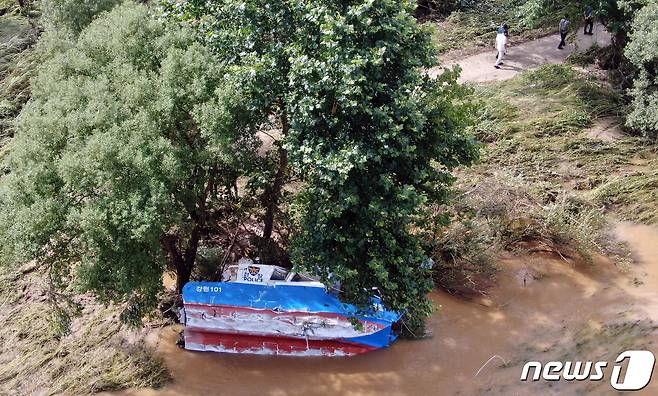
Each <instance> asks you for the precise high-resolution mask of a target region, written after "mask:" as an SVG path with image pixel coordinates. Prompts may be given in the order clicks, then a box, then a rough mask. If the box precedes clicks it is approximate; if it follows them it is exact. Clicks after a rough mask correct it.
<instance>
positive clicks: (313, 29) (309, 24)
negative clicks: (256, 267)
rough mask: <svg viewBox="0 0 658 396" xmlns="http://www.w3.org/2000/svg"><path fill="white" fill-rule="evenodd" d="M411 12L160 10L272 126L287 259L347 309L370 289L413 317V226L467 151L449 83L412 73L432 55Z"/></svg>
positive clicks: (417, 271)
mask: <svg viewBox="0 0 658 396" xmlns="http://www.w3.org/2000/svg"><path fill="white" fill-rule="evenodd" d="M414 10H415V3H413V2H411V1H403V2H399V1H392V0H367V1H364V0H357V1H322V2H320V1H308V2H300V1H292V0H278V1H271V2H268V3H267V5H266V6H263V4H262V3H261V2H258V1H241V2H236V1H234V0H224V1H217V2H205V1H199V0H190V1H166V2H164V13H165V15H167V16H168V17H174V18H175V19H177V20H180V21H183V22H185V23H189V24H190V25H193V26H195V27H196V29H197V31H198V32H199V33H200V37H201V38H202V40H204V41H205V42H207V43H208V44H209V45H211V46H212V48H213V49H214V50H215V53H216V54H218V55H219V56H220V58H222V59H227V60H229V61H228V62H229V64H231V67H232V68H233V69H232V70H239V71H240V73H241V74H242V75H243V76H244V79H243V84H242V85H241V86H242V87H243V88H244V92H245V97H247V98H249V103H250V104H251V106H253V107H254V109H260V110H261V112H262V113H264V114H273V115H276V118H279V119H280V120H281V122H280V123H279V128H280V129H281V131H282V133H281V134H280V135H281V139H280V145H279V149H282V150H284V152H285V153H286V161H289V162H290V164H291V168H292V169H293V170H294V171H295V172H297V173H299V174H300V176H301V178H302V180H303V182H304V187H303V189H302V192H301V193H300V194H299V195H298V197H297V198H298V205H297V207H298V208H299V211H300V213H301V215H300V216H301V217H300V218H299V225H298V230H297V232H296V234H295V238H294V239H295V242H294V246H293V249H292V253H293V254H294V259H295V260H294V263H295V264H296V265H297V266H299V267H302V268H305V269H307V270H310V271H311V272H313V273H315V274H317V275H320V276H322V277H323V278H324V280H325V281H327V282H333V281H336V280H338V281H340V282H341V283H342V291H343V297H344V299H345V300H346V301H349V302H353V303H357V304H359V305H361V306H363V307H366V306H368V305H369V304H370V300H369V299H370V296H372V295H373V293H374V292H373V290H372V289H373V288H377V289H378V293H379V294H381V296H382V298H383V301H384V303H385V304H386V305H387V306H388V307H389V308H392V309H397V310H401V311H406V312H408V313H409V317H411V318H413V319H414V320H416V319H418V320H419V321H420V320H422V319H423V318H424V316H425V315H427V314H428V313H429V312H430V307H431V305H430V303H429V301H428V299H427V297H426V295H427V293H428V292H429V291H430V290H431V288H432V281H431V276H430V271H429V270H428V269H427V268H425V267H423V265H422V264H423V263H424V262H426V260H427V257H426V255H425V251H424V247H423V246H422V242H421V239H420V238H419V234H420V233H421V231H420V224H419V222H420V220H421V219H422V218H423V217H424V216H426V215H427V211H426V208H428V207H429V206H430V205H436V204H440V203H444V202H445V201H446V200H447V196H448V191H447V186H448V185H449V184H450V183H451V182H452V176H451V175H450V173H449V171H450V169H452V168H453V167H455V166H457V165H460V164H467V163H469V162H470V161H471V160H472V159H473V158H474V156H475V149H474V145H473V144H472V142H471V141H470V139H469V138H468V137H467V136H465V135H464V134H463V130H464V126H465V124H466V122H467V119H466V118H467V117H466V107H465V106H464V105H462V104H461V102H462V101H463V95H464V90H463V88H461V87H460V86H458V85H457V83H456V77H457V75H456V73H453V72H448V73H446V74H444V75H443V76H442V77H441V78H439V79H438V80H433V79H431V78H429V77H428V76H426V75H425V74H424V71H423V69H424V68H428V67H431V66H433V65H434V64H435V61H434V60H435V55H436V54H435V52H434V51H433V48H432V46H431V38H430V34H429V32H428V31H425V30H424V29H422V28H421V27H420V26H419V25H418V24H417V23H416V20H415V19H414V17H413V13H414ZM279 164H281V162H279ZM279 169H280V168H279ZM277 173H278V172H277ZM274 180H275V181H276V179H274ZM271 185H272V186H274V185H276V184H275V183H272V184H271ZM274 190H276V189H274ZM264 193H265V195H266V196H267V195H270V196H271V195H272V194H271V193H270V192H269V191H268V189H267V188H266V189H264ZM266 218H267V217H266Z"/></svg>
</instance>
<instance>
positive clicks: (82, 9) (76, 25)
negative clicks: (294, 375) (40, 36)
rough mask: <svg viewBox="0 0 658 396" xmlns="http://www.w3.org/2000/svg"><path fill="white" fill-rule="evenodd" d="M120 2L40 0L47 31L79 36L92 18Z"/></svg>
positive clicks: (109, 0)
mask: <svg viewBox="0 0 658 396" xmlns="http://www.w3.org/2000/svg"><path fill="white" fill-rule="evenodd" d="M121 2H122V0H42V2H41V8H42V10H43V19H44V23H45V24H46V26H47V27H48V28H49V29H58V30H68V31H70V32H71V33H73V34H79V33H80V32H81V31H82V29H84V28H85V26H87V25H89V24H90V23H91V21H93V20H94V18H95V17H96V16H97V15H98V14H100V13H102V12H104V11H109V10H111V9H112V7H114V6H116V5H117V4H120V3H121Z"/></svg>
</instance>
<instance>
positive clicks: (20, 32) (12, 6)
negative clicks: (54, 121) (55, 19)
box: [0, 0, 39, 157]
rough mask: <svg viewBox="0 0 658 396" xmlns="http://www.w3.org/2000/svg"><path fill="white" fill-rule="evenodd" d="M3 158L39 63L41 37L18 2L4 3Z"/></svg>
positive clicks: (0, 70) (0, 18) (0, 51)
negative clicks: (36, 49)
mask: <svg viewBox="0 0 658 396" xmlns="http://www.w3.org/2000/svg"><path fill="white" fill-rule="evenodd" d="M0 11H2V12H1V14H0V157H1V156H2V155H1V153H2V151H1V150H2V147H4V146H6V144H7V143H8V141H9V140H10V139H11V137H12V136H13V135H14V119H15V118H16V116H17V115H18V114H19V113H20V111H21V109H22V108H23V106H24V105H25V103H26V102H27V101H28V99H29V98H30V87H29V79H30V78H31V76H32V75H33V74H34V71H35V69H36V64H37V62H38V60H37V59H36V56H34V51H33V45H34V44H35V43H36V41H37V39H38V37H39V30H38V28H36V27H34V26H33V23H34V19H31V18H34V15H33V14H30V16H28V15H24V14H26V13H22V12H20V10H19V8H18V6H17V5H16V2H15V1H6V0H5V1H2V2H0Z"/></svg>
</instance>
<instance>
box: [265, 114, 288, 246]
mask: <svg viewBox="0 0 658 396" xmlns="http://www.w3.org/2000/svg"><path fill="white" fill-rule="evenodd" d="M288 129H290V124H289V123H288V115H287V114H286V111H285V109H282V110H281V135H282V136H286V135H287V134H288ZM277 153H278V155H279V167H278V169H277V171H276V175H275V176H274V181H273V182H272V186H271V187H270V188H268V189H266V190H265V192H264V194H263V195H264V196H263V201H264V204H265V220H264V224H263V238H262V244H263V246H267V244H269V241H270V239H271V238H272V231H273V229H274V213H275V212H276V209H277V207H278V206H279V200H280V199H281V193H282V192H283V185H284V183H285V178H286V170H287V169H288V152H287V151H286V149H284V148H283V147H282V146H281V145H279V146H278V147H277Z"/></svg>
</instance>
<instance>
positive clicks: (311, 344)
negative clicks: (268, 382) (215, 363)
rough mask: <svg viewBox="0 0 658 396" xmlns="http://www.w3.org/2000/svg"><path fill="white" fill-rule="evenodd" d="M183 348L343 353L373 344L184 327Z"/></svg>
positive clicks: (327, 354) (296, 353)
mask: <svg viewBox="0 0 658 396" xmlns="http://www.w3.org/2000/svg"><path fill="white" fill-rule="evenodd" d="M184 335H185V349H190V350H195V351H215V352H229V353H252V354H264V355H298V356H313V355H316V356H346V355H357V354H360V353H365V352H369V351H372V350H374V349H376V348H374V347H371V346H367V345H356V344H350V343H345V342H339V341H335V340H304V339H299V338H288V337H269V336H253V335H247V334H222V333H212V332H204V331H196V330H192V329H187V328H186V329H185V333H184Z"/></svg>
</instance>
